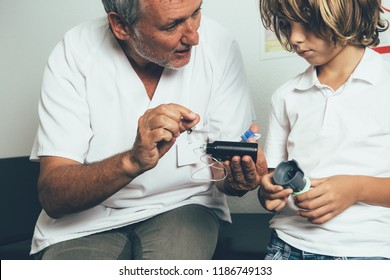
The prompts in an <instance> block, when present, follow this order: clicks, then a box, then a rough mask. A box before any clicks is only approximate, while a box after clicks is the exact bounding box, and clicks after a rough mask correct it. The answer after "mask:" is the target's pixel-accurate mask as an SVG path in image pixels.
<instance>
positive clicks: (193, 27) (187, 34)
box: [181, 19, 200, 46]
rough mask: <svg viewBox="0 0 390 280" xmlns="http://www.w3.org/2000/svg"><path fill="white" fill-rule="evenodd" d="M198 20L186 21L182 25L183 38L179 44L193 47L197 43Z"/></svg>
mask: <svg viewBox="0 0 390 280" xmlns="http://www.w3.org/2000/svg"><path fill="white" fill-rule="evenodd" d="M199 24H200V21H199V20H195V19H188V20H187V21H186V22H185V24H184V31H183V36H182V38H181V42H182V43H183V44H185V45H189V46H195V45H197V44H198V43H199V33H198V29H199Z"/></svg>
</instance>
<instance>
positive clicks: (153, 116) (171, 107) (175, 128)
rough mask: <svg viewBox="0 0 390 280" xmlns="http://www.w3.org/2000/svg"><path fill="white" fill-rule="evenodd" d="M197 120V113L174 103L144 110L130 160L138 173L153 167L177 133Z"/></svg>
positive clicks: (170, 145)
mask: <svg viewBox="0 0 390 280" xmlns="http://www.w3.org/2000/svg"><path fill="white" fill-rule="evenodd" d="M199 120H200V118H199V115H197V114H195V113H193V112H192V111H191V110H189V109H188V108H185V107H183V106H181V105H177V104H164V105H160V106H158V107H156V108H153V109H149V110H147V111H146V112H145V114H144V115H143V116H141V117H140V119H139V121H138V131H137V137H136V139H135V142H134V145H133V148H132V149H131V151H130V158H129V159H130V161H131V163H132V164H136V165H137V166H138V169H139V171H140V172H144V171H146V170H149V169H151V168H153V167H155V166H156V165H157V163H158V161H159V159H160V158H161V157H162V156H163V155H164V154H165V153H166V152H168V150H169V149H170V148H171V147H172V145H173V144H174V143H175V141H176V138H177V137H179V135H180V133H182V132H184V131H186V130H188V129H190V128H192V127H194V126H195V125H196V124H197V123H198V122H199Z"/></svg>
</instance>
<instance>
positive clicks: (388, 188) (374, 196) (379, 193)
mask: <svg viewBox="0 0 390 280" xmlns="http://www.w3.org/2000/svg"><path fill="white" fill-rule="evenodd" d="M357 179H358V185H359V191H358V200H359V202H362V203H367V204H371V205H377V206H383V207H390V178H377V177H370V176H357Z"/></svg>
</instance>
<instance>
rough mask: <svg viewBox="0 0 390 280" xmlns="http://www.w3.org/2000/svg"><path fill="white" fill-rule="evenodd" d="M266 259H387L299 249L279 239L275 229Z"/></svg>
mask: <svg viewBox="0 0 390 280" xmlns="http://www.w3.org/2000/svg"><path fill="white" fill-rule="evenodd" d="M267 251H268V252H267V255H266V257H265V259H266V260H387V259H386V258H383V257H344V256H343V257H335V256H326V255H319V254H314V253H310V252H306V251H302V250H299V249H297V248H295V247H293V246H290V245H289V244H287V243H286V242H284V241H283V240H282V239H280V238H279V237H278V235H277V233H276V231H275V230H273V231H272V234H271V241H270V242H269V244H268V246H267Z"/></svg>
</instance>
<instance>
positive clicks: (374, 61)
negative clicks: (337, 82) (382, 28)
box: [295, 48, 383, 90]
mask: <svg viewBox="0 0 390 280" xmlns="http://www.w3.org/2000/svg"><path fill="white" fill-rule="evenodd" d="M382 67H383V66H382V58H381V57H380V54H378V53H376V52H375V51H373V50H372V49H370V48H366V49H365V51H364V54H363V57H362V59H361V60H360V63H359V64H358V66H357V67H356V69H355V71H354V72H353V73H352V75H351V77H350V79H358V80H362V81H365V82H368V83H370V84H375V83H377V82H378V81H379V79H380V77H379V76H378V73H381V72H382V71H378V69H381V68H382ZM317 84H318V78H317V72H316V68H315V67H314V66H309V67H308V68H307V69H306V71H305V72H304V73H303V74H302V75H301V77H300V80H299V82H298V83H297V85H296V87H295V88H296V89H297V90H308V89H310V88H312V87H313V86H315V85H317Z"/></svg>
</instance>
